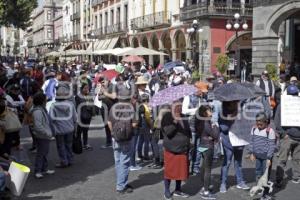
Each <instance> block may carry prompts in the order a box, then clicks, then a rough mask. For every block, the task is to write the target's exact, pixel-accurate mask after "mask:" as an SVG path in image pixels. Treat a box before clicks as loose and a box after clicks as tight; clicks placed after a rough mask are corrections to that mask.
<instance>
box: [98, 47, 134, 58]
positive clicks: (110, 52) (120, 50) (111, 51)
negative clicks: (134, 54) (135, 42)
mask: <svg viewBox="0 0 300 200" xmlns="http://www.w3.org/2000/svg"><path fill="white" fill-rule="evenodd" d="M129 50H132V48H131V47H126V48H115V49H106V50H103V49H102V50H96V51H95V52H94V53H93V54H94V55H115V56H117V55H119V54H122V53H124V52H127V51H129Z"/></svg>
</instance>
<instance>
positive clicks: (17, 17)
mask: <svg viewBox="0 0 300 200" xmlns="http://www.w3.org/2000/svg"><path fill="white" fill-rule="evenodd" d="M37 5H38V3H37V0H0V25H5V26H11V25H12V26H14V27H15V28H21V29H25V28H27V27H28V26H29V22H30V15H31V13H32V11H33V10H34V9H35V8H36V7H37Z"/></svg>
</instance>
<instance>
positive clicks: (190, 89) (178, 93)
mask: <svg viewBox="0 0 300 200" xmlns="http://www.w3.org/2000/svg"><path fill="white" fill-rule="evenodd" d="M197 91H198V89H197V88H196V87H194V86H193V85H178V86H174V87H169V88H166V89H164V90H161V91H159V92H158V93H156V94H155V95H154V96H153V97H152V98H151V100H150V106H152V107H156V106H160V105H165V104H172V103H173V102H174V101H176V100H178V99H181V98H183V97H184V96H188V95H191V94H194V93H196V92H197Z"/></svg>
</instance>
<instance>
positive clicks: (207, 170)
mask: <svg viewBox="0 0 300 200" xmlns="http://www.w3.org/2000/svg"><path fill="white" fill-rule="evenodd" d="M197 112H198V114H197V117H196V123H195V124H196V126H195V129H196V133H197V135H198V136H199V137H200V144H199V147H200V150H199V149H198V148H197V151H199V152H200V153H201V155H202V157H203V162H202V166H201V170H200V177H201V182H202V183H203V188H202V189H201V192H200V196H201V197H202V198H203V199H216V197H215V195H213V194H211V192H210V191H209V187H210V185H211V170H212V163H213V156H214V144H215V142H217V141H218V140H219V137H220V135H219V129H218V127H216V126H213V125H212V123H211V117H212V110H211V107H210V106H209V105H202V106H200V108H199V109H198V110H197Z"/></svg>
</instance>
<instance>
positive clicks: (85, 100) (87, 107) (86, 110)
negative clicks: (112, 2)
mask: <svg viewBox="0 0 300 200" xmlns="http://www.w3.org/2000/svg"><path fill="white" fill-rule="evenodd" d="M89 91H90V88H89V85H88V84H82V85H81V87H80V94H78V95H77V96H76V97H75V102H76V108H77V113H78V115H79V119H80V120H79V123H78V126H77V135H78V137H80V138H81V133H82V134H83V149H85V150H92V149H93V148H92V147H91V146H90V145H89V144H88V131H89V126H90V123H91V121H92V117H93V110H94V108H93V107H94V106H93V102H92V101H91V100H92V99H91V97H90V96H89Z"/></svg>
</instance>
